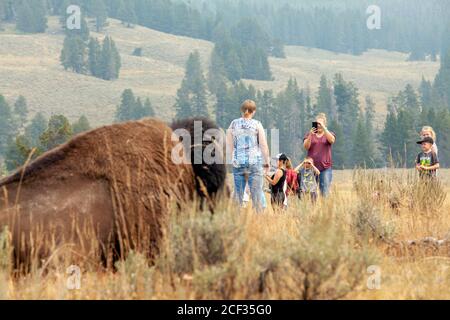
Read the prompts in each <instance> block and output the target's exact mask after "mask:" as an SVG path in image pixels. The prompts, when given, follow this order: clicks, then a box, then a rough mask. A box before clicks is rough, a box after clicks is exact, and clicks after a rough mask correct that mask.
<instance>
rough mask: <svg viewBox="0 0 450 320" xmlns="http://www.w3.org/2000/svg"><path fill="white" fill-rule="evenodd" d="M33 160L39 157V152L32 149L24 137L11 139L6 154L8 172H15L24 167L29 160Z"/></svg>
mask: <svg viewBox="0 0 450 320" xmlns="http://www.w3.org/2000/svg"><path fill="white" fill-rule="evenodd" d="M30 155H32V158H31V159H34V158H36V157H37V156H38V155H39V151H38V150H35V151H34V152H33V148H31V147H30V144H29V142H28V140H27V139H26V138H25V136H24V135H19V136H17V137H16V138H12V137H11V138H10V139H9V140H8V145H7V149H6V153H5V165H6V169H7V170H8V171H10V172H11V171H14V170H16V169H17V168H19V167H20V166H22V165H24V164H25V162H26V161H27V160H28V158H29V157H30Z"/></svg>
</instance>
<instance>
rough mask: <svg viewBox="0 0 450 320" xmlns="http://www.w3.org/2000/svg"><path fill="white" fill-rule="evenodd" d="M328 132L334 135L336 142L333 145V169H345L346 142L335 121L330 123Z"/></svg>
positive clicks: (346, 157) (346, 156) (346, 160)
mask: <svg viewBox="0 0 450 320" xmlns="http://www.w3.org/2000/svg"><path fill="white" fill-rule="evenodd" d="M329 127H330V130H332V131H333V132H334V134H335V135H336V142H335V143H334V144H333V148H332V153H333V167H334V168H336V169H345V168H346V167H347V168H348V166H346V164H347V162H348V150H347V148H348V145H347V143H348V141H346V140H345V137H344V132H343V130H342V126H341V125H340V124H339V122H338V121H337V120H336V119H332V120H331V122H330V126H329Z"/></svg>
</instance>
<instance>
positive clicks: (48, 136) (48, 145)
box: [39, 115, 73, 151]
mask: <svg viewBox="0 0 450 320" xmlns="http://www.w3.org/2000/svg"><path fill="white" fill-rule="evenodd" d="M72 135H73V132H72V126H71V125H70V123H69V120H67V118H66V117H64V116H63V115H53V116H51V117H50V120H49V121H48V126H47V130H46V131H45V132H44V133H43V134H42V135H41V136H40V138H39V140H40V144H41V146H42V147H43V148H44V151H47V150H51V149H53V148H55V147H57V146H59V145H61V144H63V143H65V142H67V141H68V140H69V139H70V138H71V137H72Z"/></svg>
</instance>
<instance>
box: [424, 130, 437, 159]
mask: <svg viewBox="0 0 450 320" xmlns="http://www.w3.org/2000/svg"><path fill="white" fill-rule="evenodd" d="M426 137H430V138H433V141H434V144H433V147H432V148H431V151H433V152H434V153H436V155H438V147H437V145H436V132H434V130H433V128H432V127H430V126H425V127H423V128H422V130H421V131H420V138H422V139H423V138H426Z"/></svg>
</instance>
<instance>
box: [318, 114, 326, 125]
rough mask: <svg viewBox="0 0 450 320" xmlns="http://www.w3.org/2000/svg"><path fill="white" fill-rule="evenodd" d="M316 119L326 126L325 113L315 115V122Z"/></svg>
mask: <svg viewBox="0 0 450 320" xmlns="http://www.w3.org/2000/svg"><path fill="white" fill-rule="evenodd" d="M317 119H322V120H323V122H324V123H325V124H327V115H326V114H325V113H323V112H321V113H319V114H317V116H316V120H317Z"/></svg>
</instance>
